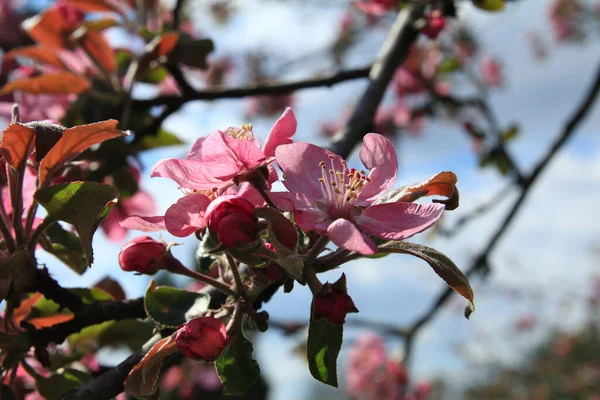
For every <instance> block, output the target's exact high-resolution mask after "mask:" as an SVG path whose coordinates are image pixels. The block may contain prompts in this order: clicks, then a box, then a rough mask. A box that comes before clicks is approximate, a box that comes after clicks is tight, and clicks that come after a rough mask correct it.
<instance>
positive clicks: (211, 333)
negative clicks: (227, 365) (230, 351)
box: [175, 317, 229, 361]
mask: <svg viewBox="0 0 600 400" xmlns="http://www.w3.org/2000/svg"><path fill="white" fill-rule="evenodd" d="M175 341H176V342H177V349H178V350H179V352H180V353H181V354H183V355H184V356H186V357H189V358H192V359H194V360H204V361H212V360H215V359H217V358H218V357H219V355H220V354H221V352H222V351H223V349H224V348H225V346H227V344H228V343H229V337H228V336H227V329H226V327H225V324H224V323H223V322H221V320H218V319H216V318H214V317H201V318H195V319H192V320H190V321H189V322H187V323H185V324H183V325H181V326H180V327H179V329H177V332H176V333H175Z"/></svg>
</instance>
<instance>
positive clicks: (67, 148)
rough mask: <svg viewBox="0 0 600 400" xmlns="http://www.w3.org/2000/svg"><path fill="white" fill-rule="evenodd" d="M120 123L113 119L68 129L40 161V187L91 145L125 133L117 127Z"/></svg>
mask: <svg viewBox="0 0 600 400" xmlns="http://www.w3.org/2000/svg"><path fill="white" fill-rule="evenodd" d="M118 123H119V122H118V121H116V120H114V119H111V120H108V121H104V122H97V123H95V124H89V125H82V126H76V127H74V128H68V129H66V130H65V132H64V133H63V135H62V137H61V138H60V140H59V141H58V142H57V143H56V145H54V147H53V148H52V150H50V151H49V152H48V154H46V157H44V158H43V159H42V161H41V162H40V167H39V174H38V175H39V178H40V187H43V186H45V185H47V184H48V183H49V181H50V180H51V179H52V177H53V175H54V173H55V172H56V171H57V170H58V169H59V168H61V167H62V166H63V165H64V164H65V163H66V162H68V161H71V160H72V159H73V158H75V157H77V156H78V155H79V154H80V153H81V152H82V151H84V150H86V149H88V148H89V147H90V146H93V145H95V144H98V143H101V142H103V141H105V140H108V139H113V138H116V137H119V136H123V135H125V134H126V133H125V132H122V131H120V130H118V129H117V125H118Z"/></svg>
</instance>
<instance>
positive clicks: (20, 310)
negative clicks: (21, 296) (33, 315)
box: [13, 293, 42, 326]
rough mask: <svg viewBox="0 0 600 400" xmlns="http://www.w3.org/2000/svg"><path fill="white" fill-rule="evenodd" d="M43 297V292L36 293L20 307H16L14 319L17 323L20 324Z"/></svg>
mask: <svg viewBox="0 0 600 400" xmlns="http://www.w3.org/2000/svg"><path fill="white" fill-rule="evenodd" d="M41 298H42V294H41V293H34V294H32V295H31V296H29V297H28V298H27V299H25V300H23V301H22V302H21V304H20V305H19V307H17V308H15V310H14V311H13V319H14V321H15V325H17V326H19V325H20V324H21V321H23V320H24V319H25V318H27V316H28V315H29V313H30V312H31V309H32V308H33V306H35V305H36V304H37V302H38V301H39V300H40V299H41Z"/></svg>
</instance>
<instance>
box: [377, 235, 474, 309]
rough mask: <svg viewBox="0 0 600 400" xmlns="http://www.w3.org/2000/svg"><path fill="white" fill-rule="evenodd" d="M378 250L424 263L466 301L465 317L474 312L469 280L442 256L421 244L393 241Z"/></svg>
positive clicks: (450, 261)
mask: <svg viewBox="0 0 600 400" xmlns="http://www.w3.org/2000/svg"><path fill="white" fill-rule="evenodd" d="M379 250H380V251H383V252H389V253H404V254H411V255H413V256H415V257H419V258H420V259H421V260H423V261H426V262H427V263H428V264H429V265H430V266H431V268H433V270H434V271H435V273H436V274H438V275H439V277H440V278H442V279H443V280H444V282H446V283H447V284H448V286H450V287H451V288H452V289H454V290H455V291H456V292H457V293H458V294H460V295H461V296H462V297H464V298H465V299H467V301H468V305H467V309H465V316H466V317H467V318H469V316H470V315H471V313H473V311H475V305H474V304H473V300H474V296H475V295H474V293H473V289H471V284H470V283H469V278H467V277H466V275H465V274H463V272H462V271H461V270H460V269H459V268H458V267H457V266H456V264H454V262H452V260H451V259H449V258H448V257H446V256H445V255H444V254H442V253H440V252H439V251H437V250H435V249H432V248H431V247H427V246H423V245H422V244H416V243H408V242H400V241H394V240H392V241H389V242H387V243H385V244H383V245H381V246H379Z"/></svg>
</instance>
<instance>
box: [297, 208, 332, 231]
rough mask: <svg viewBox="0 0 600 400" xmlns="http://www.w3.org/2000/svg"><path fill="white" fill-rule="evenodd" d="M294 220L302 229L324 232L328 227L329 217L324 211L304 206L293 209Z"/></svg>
mask: <svg viewBox="0 0 600 400" xmlns="http://www.w3.org/2000/svg"><path fill="white" fill-rule="evenodd" d="M294 220H295V221H296V224H298V226H299V227H300V228H302V230H304V231H307V232H308V231H315V232H317V233H320V234H324V233H325V232H326V231H327V228H328V227H329V223H330V222H331V218H330V217H329V214H327V212H326V211H322V210H319V209H318V208H316V207H315V208H304V209H297V210H296V211H294Z"/></svg>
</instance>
